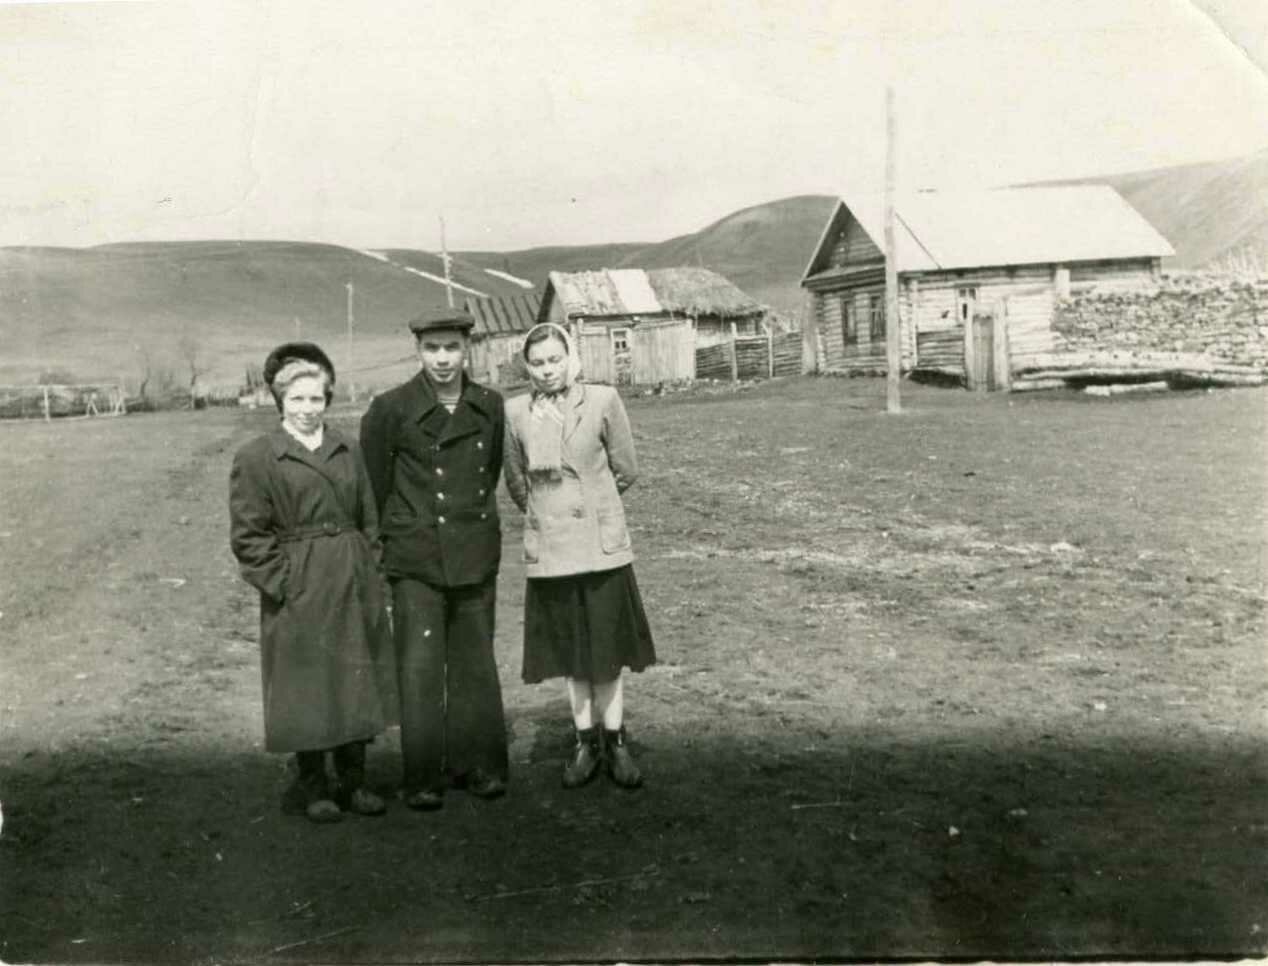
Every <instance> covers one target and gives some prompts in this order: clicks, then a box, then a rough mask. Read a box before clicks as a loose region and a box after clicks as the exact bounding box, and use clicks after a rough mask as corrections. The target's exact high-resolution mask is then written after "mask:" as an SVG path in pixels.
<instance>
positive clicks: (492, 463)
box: [361, 372, 505, 587]
mask: <svg viewBox="0 0 1268 966" xmlns="http://www.w3.org/2000/svg"><path fill="white" fill-rule="evenodd" d="M504 424H505V415H504V409H503V404H502V397H501V396H500V395H498V393H496V392H494V391H493V390H490V389H487V388H486V387H484V386H481V385H479V384H478V383H475V382H472V381H471V380H469V379H467V378H466V376H465V375H464V376H463V387H462V395H461V396H460V397H459V400H458V405H457V408H455V409H454V411H453V413H452V414H451V413H449V412H448V411H447V410H446V409H445V407H444V406H443V405H442V404H441V403H440V401H439V400H438V399H437V398H436V394H435V391H434V390H433V389H432V386H431V383H429V382H428V381H427V377H426V375H424V374H423V373H422V372H419V373H418V375H416V376H415V377H414V378H412V379H410V380H409V381H408V382H406V383H404V384H403V385H400V386H397V387H396V388H395V389H392V390H389V391H388V392H386V393H384V394H382V395H380V396H378V397H376V398H375V399H374V401H373V402H372V403H371V404H370V408H369V409H368V410H367V411H366V414H365V415H364V416H363V417H362V419H361V448H362V451H363V452H364V454H365V462H366V468H367V469H368V470H369V475H370V484H371V487H372V488H373V490H374V498H375V503H376V506H377V508H378V510H379V519H380V529H381V532H382V536H383V547H384V550H383V562H384V567H385V569H386V571H387V573H388V575H389V577H405V578H412V579H415V580H422V581H424V582H426V583H428V584H432V585H434V586H437V587H461V586H466V585H470V584H478V583H482V582H484V581H486V580H490V579H492V578H493V577H495V576H496V575H497V571H498V565H499V564H500V562H501V557H502V535H501V527H500V525H499V522H498V509H497V492H496V491H497V484H498V479H499V476H500V474H501V471H502V446H503V436H504Z"/></svg>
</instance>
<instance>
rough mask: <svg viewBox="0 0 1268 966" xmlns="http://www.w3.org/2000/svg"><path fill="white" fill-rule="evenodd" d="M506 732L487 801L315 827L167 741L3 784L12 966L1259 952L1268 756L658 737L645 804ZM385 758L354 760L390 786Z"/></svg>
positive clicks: (885, 738)
mask: <svg viewBox="0 0 1268 966" xmlns="http://www.w3.org/2000/svg"><path fill="white" fill-rule="evenodd" d="M564 712H565V709H564V707H563V705H562V703H560V704H559V706H558V707H556V706H553V705H552V706H550V707H544V708H537V709H530V710H527V711H525V712H524V713H522V714H520V715H518V716H517V717H516V718H514V719H513V720H512V722H511V727H512V734H513V737H515V738H516V741H515V743H514V745H513V748H515V749H516V753H517V759H518V760H517V762H516V764H515V766H514V771H513V776H512V787H511V793H510V794H509V795H508V796H507V797H506V798H505V799H503V800H500V801H497V802H492V803H489V802H481V801H476V800H473V799H471V798H469V797H467V796H465V795H463V794H462V793H458V792H455V793H453V794H451V796H450V797H449V799H448V800H447V803H446V806H445V808H444V809H443V810H442V811H441V812H438V813H434V814H427V815H421V814H414V813H411V812H409V811H408V810H406V809H404V808H403V807H401V806H400V805H399V803H397V802H395V801H394V802H393V803H392V808H391V809H390V811H389V814H388V815H387V816H386V817H384V818H381V819H357V820H353V819H351V818H350V819H349V820H347V821H345V822H343V823H342V824H340V825H337V826H330V827H316V826H312V825H309V824H307V823H306V822H304V821H303V820H302V819H293V818H284V817H282V816H281V815H280V814H279V813H278V810H277V807H276V798H277V793H278V792H279V791H280V788H281V785H282V783H283V781H284V780H285V773H284V769H283V767H282V760H281V759H280V758H277V757H272V756H266V755H263V754H259V753H247V752H245V751H237V750H234V751H225V750H221V749H217V748H213V747H206V748H200V747H195V746H193V745H182V744H181V743H180V742H179V741H173V742H171V743H170V744H169V745H168V746H167V747H166V748H155V749H150V750H128V751H125V750H123V749H112V748H110V747H109V746H100V747H94V748H85V747H69V748H65V749H64V750H62V751H60V752H59V753H57V754H52V755H48V754H44V753H32V754H29V755H28V756H27V757H25V758H24V759H22V760H21V761H20V762H17V763H10V764H9V765H8V766H7V767H6V768H5V770H4V773H3V776H2V777H0V793H2V795H3V802H4V810H5V825H4V831H3V837H2V838H0V861H2V863H3V870H4V874H3V885H2V888H3V909H4V914H3V921H4V924H5V935H4V937H3V945H2V946H0V949H2V955H3V958H4V959H5V960H8V961H24V962H25V961H34V962H41V961H59V962H69V961H89V960H92V961H101V960H130V961H139V960H146V961H154V960H159V959H163V960H172V959H179V960H202V959H208V960H210V959H215V960H217V961H220V962H224V961H259V960H260V959H261V958H263V957H268V956H272V957H276V958H283V959H285V958H291V959H295V960H303V961H307V960H312V959H314V958H316V959H321V960H325V961H330V960H339V961H349V962H357V961H371V960H372V961H376V962H395V961H402V962H404V961H413V962H417V961H431V960H435V961H454V960H498V961H551V960H578V959H582V960H605V959H626V960H629V959H638V958H656V959H664V958H674V959H696V958H706V957H722V956H728V957H754V958H760V959H768V958H778V957H795V958H808V957H832V958H868V959H871V958H878V957H895V956H920V957H924V956H943V957H946V956H966V957H979V956H989V957H997V958H1009V959H1015V958H1026V957H1043V958H1050V957H1067V956H1089V955H1093V956H1110V955H1124V956H1128V955H1130V956H1168V957H1173V956H1190V955H1233V954H1239V955H1245V954H1254V953H1262V952H1263V951H1264V949H1265V943H1264V939H1263V936H1264V932H1263V930H1264V929H1265V928H1266V927H1268V901H1266V900H1268V883H1266V882H1265V879H1264V877H1263V874H1262V872H1263V868H1264V859H1265V857H1266V855H1265V843H1266V842H1268V824H1266V823H1265V820H1264V813H1263V803H1264V801H1265V790H1266V787H1268V769H1266V768H1265V764H1266V758H1268V756H1266V754H1265V750H1264V749H1263V748H1261V747H1258V746H1254V745H1251V744H1250V743H1248V742H1244V741H1242V740H1240V739H1237V738H1234V737H1232V736H1220V735H1215V736H1211V737H1209V738H1207V739H1204V740H1195V741H1192V742H1190V743H1188V744H1183V745H1181V744H1174V743H1173V744H1162V743H1158V742H1151V741H1149V740H1146V739H1136V740H1130V741H1129V740H1121V741H1114V742H1108V741H1107V742H1101V743H1092V742H1088V743H1085V744H1081V745H1078V746H1070V745H1059V744H1057V743H1056V742H1055V741H1054V740H1052V739H1048V738H1045V737H1044V736H1043V735H1039V734H1036V735H1034V736H1033V737H1027V736H1026V735H1024V734H1023V733H1021V732H1012V733H1004V732H999V731H995V732H982V733H977V734H968V735H966V734H964V733H963V732H961V733H959V734H948V735H946V736H945V737H936V738H929V739H924V740H913V739H912V738H911V737H910V736H904V735H902V734H899V733H897V732H886V731H884V730H874V731H869V732H866V733H854V734H828V733H817V734H816V733H808V732H806V731H804V730H803V731H798V732H791V731H790V732H784V733H758V732H753V733H743V732H740V733H735V732H731V733H722V732H720V731H718V730H714V729H712V728H711V727H710V725H709V722H708V721H707V720H701V721H699V722H697V723H696V724H695V725H694V726H693V727H691V728H690V729H688V730H686V731H682V732H675V733H668V732H666V731H657V730H654V729H652V728H651V727H650V726H649V728H648V729H647V730H646V731H644V732H642V733H639V734H638V743H637V746H636V748H637V750H638V751H639V753H640V755H641V760H642V762H643V764H644V766H645V768H646V771H647V773H648V785H647V787H646V788H645V789H643V790H642V791H640V792H636V793H628V792H622V791H620V790H618V789H616V788H615V787H613V786H611V785H610V784H608V783H606V782H599V783H596V784H594V785H591V786H589V787H587V788H584V789H581V790H579V791H575V792H565V791H564V790H563V789H561V788H560V787H559V785H558V775H559V768H560V765H561V763H562V759H563V756H564V754H565V751H566V747H567V742H568V738H569V735H568V729H567V726H566V724H562V723H561V722H566V717H565V714H564ZM397 766H398V758H397V752H396V747H395V741H394V739H393V738H388V739H387V740H384V741H381V742H380V743H378V744H377V745H376V746H375V747H374V748H373V749H372V753H371V774H372V780H373V782H374V783H375V784H376V785H378V786H379V787H380V788H381V789H382V790H384V791H386V792H389V793H390V792H391V791H392V790H393V784H394V779H395V772H396V768H397Z"/></svg>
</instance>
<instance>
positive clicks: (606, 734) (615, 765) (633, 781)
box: [603, 726, 643, 788]
mask: <svg viewBox="0 0 1268 966" xmlns="http://www.w3.org/2000/svg"><path fill="white" fill-rule="evenodd" d="M603 738H604V744H605V745H606V746H607V749H606V750H607V762H608V777H610V778H611V779H612V781H614V782H615V783H616V784H618V785H620V786H621V787H622V788H638V787H639V786H640V785H642V784H643V773H642V772H641V771H639V770H638V765H636V764H635V763H634V756H633V755H631V754H630V749H629V748H628V747H627V746H626V743H625V728H624V726H622V727H620V728H617V729H616V730H615V731H609V730H608V729H606V728H605V729H604V730H603Z"/></svg>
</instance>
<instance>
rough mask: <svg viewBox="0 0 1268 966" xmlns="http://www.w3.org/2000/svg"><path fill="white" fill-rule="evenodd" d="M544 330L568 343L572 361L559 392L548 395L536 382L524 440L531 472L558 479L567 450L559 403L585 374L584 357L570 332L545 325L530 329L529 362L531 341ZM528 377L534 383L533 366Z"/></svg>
mask: <svg viewBox="0 0 1268 966" xmlns="http://www.w3.org/2000/svg"><path fill="white" fill-rule="evenodd" d="M540 329H549V330H550V332H551V336H552V338H557V339H559V341H561V342H562V343H563V344H564V348H565V349H566V350H567V353H568V362H567V364H566V365H565V366H564V378H563V385H562V386H560V387H559V388H558V389H556V390H553V391H550V392H547V391H546V390H544V389H541V388H538V386H537V384H536V383H533V387H532V401H531V402H530V403H529V406H528V415H529V419H528V431H527V433H526V435H525V437H524V455H525V456H526V457H527V458H528V471H529V472H530V473H539V474H543V475H545V476H548V477H550V478H553V479H558V478H559V476H560V471H561V469H562V467H563V449H564V414H563V410H562V409H561V408H560V406H559V402H560V400H561V399H562V398H563V397H564V396H565V395H566V394H567V392H568V390H569V389H571V388H572V385H573V383H574V382H576V380H577V377H578V376H579V375H580V374H581V358H580V357H579V356H578V355H577V349H576V346H574V345H573V342H572V336H570V335H569V334H568V330H567V329H565V328H564V327H563V326H562V325H556V324H555V323H554V322H542V323H539V324H538V325H535V326H533V327H532V328H531V329H529V330H528V335H526V336H525V337H524V348H523V350H522V351H523V353H524V358H525V361H527V359H528V346H529V342H528V340H529V338H530V337H532V335H533V334H534V333H535V332H537V331H538V330H540ZM528 376H529V380H530V381H531V380H532V378H533V371H532V368H531V367H530V368H529V371H528Z"/></svg>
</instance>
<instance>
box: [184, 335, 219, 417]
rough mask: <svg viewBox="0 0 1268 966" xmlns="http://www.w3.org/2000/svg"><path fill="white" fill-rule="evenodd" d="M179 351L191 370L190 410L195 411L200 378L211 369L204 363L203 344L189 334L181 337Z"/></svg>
mask: <svg viewBox="0 0 1268 966" xmlns="http://www.w3.org/2000/svg"><path fill="white" fill-rule="evenodd" d="M177 351H178V352H179V353H180V357H181V359H183V360H184V362H185V365H186V367H187V368H188V369H189V408H190V409H193V408H194V400H195V399H196V398H197V392H198V377H199V376H203V375H206V374H207V373H208V372H209V371H211V367H210V366H209V365H207V363H206V362H205V361H204V358H203V347H202V343H200V342H199V341H198V340H197V339H196V338H195V337H194V336H193V335H192V334H190V333H188V332H186V333H185V334H184V335H182V336H181V339H180V342H179V344H178V345H177Z"/></svg>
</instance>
